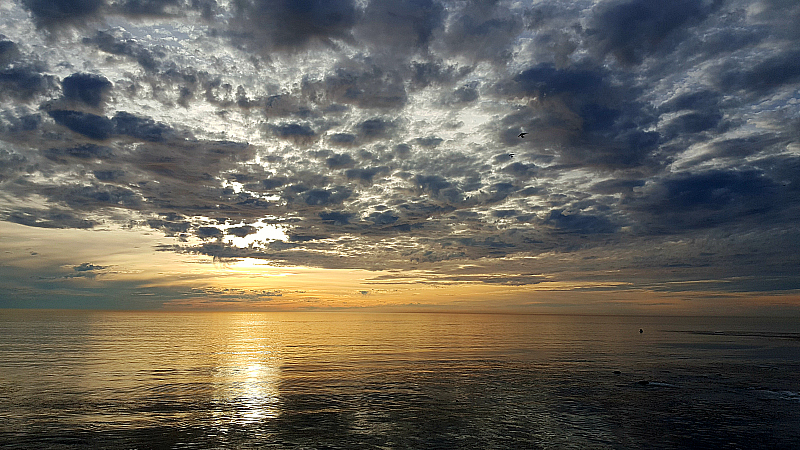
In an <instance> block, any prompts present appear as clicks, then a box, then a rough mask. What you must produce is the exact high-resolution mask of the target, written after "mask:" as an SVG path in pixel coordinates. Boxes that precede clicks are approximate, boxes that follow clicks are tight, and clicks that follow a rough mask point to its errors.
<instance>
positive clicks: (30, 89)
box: [0, 34, 55, 101]
mask: <svg viewBox="0 0 800 450" xmlns="http://www.w3.org/2000/svg"><path fill="white" fill-rule="evenodd" d="M4 38H5V36H3V35H2V34H0V99H7V98H10V99H15V100H23V101H25V100H30V99H31V97H33V96H34V95H36V94H43V93H46V92H47V91H48V90H50V89H52V88H54V85H55V80H54V77H53V76H51V75H48V74H46V67H45V65H44V64H42V63H41V62H39V61H38V60H36V58H34V57H33V56H32V55H26V54H23V52H21V51H20V49H19V46H18V45H17V44H16V43H15V42H13V41H11V40H7V39H4Z"/></svg>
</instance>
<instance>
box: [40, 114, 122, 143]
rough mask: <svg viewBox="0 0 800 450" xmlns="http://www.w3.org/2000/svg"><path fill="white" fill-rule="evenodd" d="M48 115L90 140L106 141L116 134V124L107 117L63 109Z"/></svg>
mask: <svg viewBox="0 0 800 450" xmlns="http://www.w3.org/2000/svg"><path fill="white" fill-rule="evenodd" d="M47 114H49V115H50V117H52V118H53V120H55V121H56V123H57V124H59V125H63V126H65V127H67V128H69V129H70V130H72V131H74V132H76V133H78V134H82V135H84V136H86V137H88V138H90V139H96V140H104V139H108V138H109V137H110V136H111V135H112V134H113V133H114V123H113V122H112V121H111V120H110V119H109V118H107V117H105V116H98V115H97V114H91V113H85V112H81V111H71V110H63V109H57V110H53V111H48V112H47Z"/></svg>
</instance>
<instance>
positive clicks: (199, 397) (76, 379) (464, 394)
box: [0, 310, 800, 449]
mask: <svg viewBox="0 0 800 450" xmlns="http://www.w3.org/2000/svg"><path fill="white" fill-rule="evenodd" d="M640 329H641V330H642V332H641V333H640V332H639V330H640ZM0 447H2V448H9V449H35V448H48V449H50V448H54V449H58V448H92V449H94V448H113V449H150V448H153V449H161V448H163V449H167V448H175V449H181V448H225V449H237V448H289V449H293V448H297V449H301V448H302V449H315V448H343V449H350V448H355V449H359V448H364V449H372V448H376V449H377V448H382V449H394V448H418V449H492V448H513V449H520V448H532V449H564V448H566V449H569V448H574V449H587V448H599V449H602V448H613V449H628V448H648V449H659V448H709V449H724V448H731V449H734V448H741V449H751V448H769V449H779V448H784V449H790V448H794V449H797V448H800V321H798V320H797V319H785V318H723V317H630V316H627V317H626V316H559V315H503V314H435V313H419V314H416V313H414V314H405V313H394V314H363V313H183V312H180V313H179V312H100V311H33V310H0Z"/></svg>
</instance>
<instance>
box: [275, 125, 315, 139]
mask: <svg viewBox="0 0 800 450" xmlns="http://www.w3.org/2000/svg"><path fill="white" fill-rule="evenodd" d="M271 128H272V132H273V133H275V135H276V136H278V137H280V138H281V139H286V140H289V141H292V142H295V143H298V144H309V143H311V142H313V141H314V140H316V138H317V134H316V133H315V132H314V130H313V129H312V128H311V127H310V126H308V125H306V124H299V123H287V124H282V125H273V126H272V127H271Z"/></svg>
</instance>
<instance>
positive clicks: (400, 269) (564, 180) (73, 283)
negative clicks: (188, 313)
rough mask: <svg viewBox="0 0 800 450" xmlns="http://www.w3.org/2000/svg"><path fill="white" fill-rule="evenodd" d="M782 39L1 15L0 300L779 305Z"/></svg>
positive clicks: (448, 306)
mask: <svg viewBox="0 0 800 450" xmlns="http://www.w3.org/2000/svg"><path fill="white" fill-rule="evenodd" d="M798 23H800V3H798V2H796V1H794V0H763V1H744V0H724V1H718V0H714V1H693V0H671V1H663V2H662V1H652V0H633V1H547V0H544V1H469V0H458V1H456V0H447V1H435V0H395V1H382V0H372V1H368V0H363V1H362V0H359V1H355V0H353V1H351V0H328V1H324V0H234V1H225V0H8V1H3V2H2V3H0V307H4V308H100V309H235V310H238V309H279V310H309V309H313V310H316V309H364V308H373V309H378V310H392V311H394V310H398V311H408V310H421V311H434V310H458V311H483V312H506V311H516V312H580V313H608V314H617V313H620V314H628V313H655V314H773V315H785V314H792V315H800V275H798V272H799V271H798V268H799V267H800V256H799V255H800V227H798V225H797V224H798V223H799V222H800V51H798V49H800V26H798V25H797V24H798ZM523 132H524V133H527V134H526V135H524V137H519V134H520V133H523Z"/></svg>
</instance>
